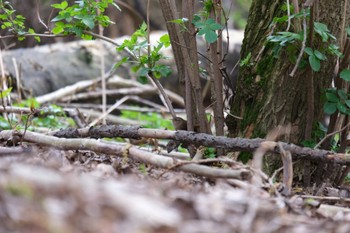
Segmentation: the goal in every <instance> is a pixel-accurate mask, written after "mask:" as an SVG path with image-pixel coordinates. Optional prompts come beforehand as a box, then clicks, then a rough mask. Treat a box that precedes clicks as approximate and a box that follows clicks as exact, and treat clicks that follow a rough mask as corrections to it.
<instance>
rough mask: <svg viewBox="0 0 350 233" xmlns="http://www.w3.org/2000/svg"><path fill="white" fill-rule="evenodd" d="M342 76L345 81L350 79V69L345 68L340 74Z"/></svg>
mask: <svg viewBox="0 0 350 233" xmlns="http://www.w3.org/2000/svg"><path fill="white" fill-rule="evenodd" d="M339 76H340V78H342V79H344V80H345V81H350V70H348V69H344V70H342V72H340V74H339Z"/></svg>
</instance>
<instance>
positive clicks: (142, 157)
mask: <svg viewBox="0 0 350 233" xmlns="http://www.w3.org/2000/svg"><path fill="white" fill-rule="evenodd" d="M13 136H19V137H22V140H23V141H26V142H32V143H38V144H41V145H45V146H52V147H55V148H58V149H61V150H90V151H94V152H98V153H103V154H108V155H115V156H119V157H128V158H131V159H134V160H136V161H139V162H143V163H147V164H151V165H153V166H157V167H160V168H165V169H168V168H171V167H173V166H174V165H175V164H176V163H178V160H177V159H174V158H168V157H164V156H161V155H158V154H155V153H151V152H147V151H144V150H141V149H138V148H136V147H135V146H132V145H130V144H127V145H121V144H117V143H110V142H105V141H101V140H95V139H75V138H72V139H66V138H58V137H54V136H47V135H43V134H39V133H34V132H29V131H27V132H26V133H25V134H24V135H23V131H16V130H3V131H1V132H0V138H1V139H3V140H8V139H10V138H12V137H13ZM178 170H181V171H184V172H190V173H193V174H196V175H200V176H205V177H209V178H227V179H242V180H248V179H250V178H251V176H252V172H251V171H249V170H247V169H238V170H231V169H220V168H213V167H208V166H204V165H199V164H184V165H182V166H180V167H179V168H178Z"/></svg>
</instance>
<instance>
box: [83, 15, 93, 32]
mask: <svg viewBox="0 0 350 233" xmlns="http://www.w3.org/2000/svg"><path fill="white" fill-rule="evenodd" d="M82 22H83V24H85V25H86V26H88V27H89V28H90V29H93V28H94V27H95V22H94V17H93V16H91V15H89V16H84V18H83V19H82Z"/></svg>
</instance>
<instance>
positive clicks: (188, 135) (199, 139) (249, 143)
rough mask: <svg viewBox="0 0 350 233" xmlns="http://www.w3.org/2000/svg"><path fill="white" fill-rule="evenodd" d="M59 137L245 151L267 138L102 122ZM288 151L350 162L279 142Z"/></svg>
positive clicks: (340, 156)
mask: <svg viewBox="0 0 350 233" xmlns="http://www.w3.org/2000/svg"><path fill="white" fill-rule="evenodd" d="M54 135H55V136H57V137H65V138H82V137H91V138H104V137H123V138H132V139H141V138H142V137H145V138H156V139H172V140H177V141H179V142H181V143H184V144H193V145H195V146H206V147H214V148H223V149H227V150H228V151H245V152H254V151H255V150H257V149H258V148H259V147H260V146H261V143H262V142H266V140H264V139H260V138H255V139H247V138H228V137H224V136H213V135H209V134H204V133H195V132H189V131H183V130H179V131H171V130H159V129H144V128H140V127H138V126H119V125H118V126H117V125H102V126H97V127H91V128H82V129H64V130H60V131H58V132H56V133H55V134H54ZM278 143H279V144H280V145H281V148H283V149H284V150H285V151H289V152H290V153H292V155H293V158H294V159H298V158H305V159H310V160H315V161H325V162H328V163H332V162H336V163H339V164H349V165H350V154H339V153H335V152H332V151H327V150H320V149H311V148H306V147H301V146H298V145H295V144H289V143H285V142H278ZM278 143H277V142H275V144H276V146H275V147H274V151H273V152H275V153H280V149H279V148H278Z"/></svg>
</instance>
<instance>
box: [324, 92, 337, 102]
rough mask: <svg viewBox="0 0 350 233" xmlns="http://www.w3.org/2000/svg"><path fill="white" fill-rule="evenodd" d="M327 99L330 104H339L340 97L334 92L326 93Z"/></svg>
mask: <svg viewBox="0 0 350 233" xmlns="http://www.w3.org/2000/svg"><path fill="white" fill-rule="evenodd" d="M326 98H327V100H328V101H329V102H332V103H338V102H339V98H338V95H336V94H335V93H333V92H326Z"/></svg>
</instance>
